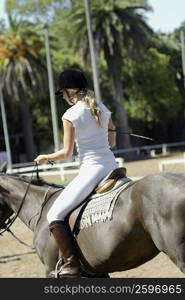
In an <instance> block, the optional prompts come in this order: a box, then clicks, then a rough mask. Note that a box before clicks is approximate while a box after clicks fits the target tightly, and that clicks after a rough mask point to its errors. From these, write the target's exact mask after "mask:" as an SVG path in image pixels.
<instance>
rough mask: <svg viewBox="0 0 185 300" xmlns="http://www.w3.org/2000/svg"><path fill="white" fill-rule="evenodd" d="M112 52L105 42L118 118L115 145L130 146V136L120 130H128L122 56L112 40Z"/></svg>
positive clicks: (119, 147)
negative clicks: (122, 79)
mask: <svg viewBox="0 0 185 300" xmlns="http://www.w3.org/2000/svg"><path fill="white" fill-rule="evenodd" d="M112 47H113V53H110V49H109V47H108V45H107V44H104V55H105V59H106V61H107V65H108V68H109V72H110V76H111V78H112V82H113V87H114V91H115V102H116V114H117V120H118V128H117V147H118V149H123V148H130V147H131V143H130V136H129V135H126V134H125V135H123V134H121V132H128V131H129V129H128V119H127V115H126V112H125V107H124V93H123V84H122V81H121V69H122V56H121V54H120V51H119V46H118V44H117V42H114V45H113V46H112Z"/></svg>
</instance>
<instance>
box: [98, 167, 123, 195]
mask: <svg viewBox="0 0 185 300" xmlns="http://www.w3.org/2000/svg"><path fill="white" fill-rule="evenodd" d="M126 171H127V170H126V168H123V167H122V168H117V169H115V170H113V171H111V172H110V173H109V174H108V175H107V176H106V177H105V178H104V179H103V180H102V181H101V182H100V183H99V184H98V185H97V186H96V188H95V190H94V191H93V193H95V194H101V193H105V192H108V191H109V190H111V189H112V188H113V187H114V186H115V184H116V182H117V181H118V179H120V178H123V177H126Z"/></svg>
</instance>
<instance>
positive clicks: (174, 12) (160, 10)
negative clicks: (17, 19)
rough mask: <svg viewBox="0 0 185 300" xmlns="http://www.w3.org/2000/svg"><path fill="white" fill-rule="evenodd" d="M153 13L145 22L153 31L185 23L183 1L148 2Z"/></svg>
mask: <svg viewBox="0 0 185 300" xmlns="http://www.w3.org/2000/svg"><path fill="white" fill-rule="evenodd" d="M4 3H5V0H0V17H2V16H3V15H4ZM148 3H149V5H151V6H152V8H153V12H150V13H147V14H146V16H147V22H148V24H149V25H150V26H151V27H152V28H153V29H154V30H155V31H157V30H160V31H162V32H165V33H169V32H172V31H173V30H174V29H175V28H177V27H179V25H180V24H181V22H183V21H185V0H148Z"/></svg>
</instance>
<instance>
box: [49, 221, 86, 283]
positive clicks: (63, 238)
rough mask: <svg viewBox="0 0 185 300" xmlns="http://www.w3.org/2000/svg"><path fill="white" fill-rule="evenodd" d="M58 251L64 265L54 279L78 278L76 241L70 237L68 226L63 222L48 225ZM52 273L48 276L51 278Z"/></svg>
mask: <svg viewBox="0 0 185 300" xmlns="http://www.w3.org/2000/svg"><path fill="white" fill-rule="evenodd" d="M49 229H50V231H51V232H52V234H53V236H54V238H55V240H56V242H57V244H58V246H59V249H60V250H61V252H62V257H63V260H64V264H63V265H62V266H61V268H60V269H59V271H58V272H57V274H56V275H55V277H59V278H60V277H80V276H81V268H80V263H79V259H78V252H77V246H76V241H75V239H74V237H73V235H72V232H71V229H70V227H69V224H68V223H67V222H65V221H53V222H51V224H50V225H49ZM52 274H53V272H52V273H51V274H50V275H51V276H50V277H53V276H52Z"/></svg>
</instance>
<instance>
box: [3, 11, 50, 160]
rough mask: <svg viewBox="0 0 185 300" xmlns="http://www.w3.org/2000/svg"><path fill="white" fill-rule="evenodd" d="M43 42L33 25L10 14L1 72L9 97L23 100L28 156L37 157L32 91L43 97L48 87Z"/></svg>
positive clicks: (23, 128)
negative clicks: (41, 52)
mask: <svg viewBox="0 0 185 300" xmlns="http://www.w3.org/2000/svg"><path fill="white" fill-rule="evenodd" d="M42 48H43V42H42V41H41V39H40V37H39V36H38V35H37V33H36V32H35V31H33V30H32V29H31V27H30V24H28V23H26V22H25V21H24V22H21V20H20V19H19V20H17V19H15V18H12V17H11V15H10V16H9V29H8V30H7V31H6V32H5V33H4V34H3V35H1V36H0V74H1V84H2V86H3V90H4V93H5V97H6V99H7V98H9V99H11V100H12V106H14V102H15V101H19V103H20V109H21V116H22V130H23V133H24V138H25V147H26V153H27V159H28V160H29V161H30V160H33V158H34V155H35V147H34V140H33V130H32V118H31V111H30V109H29V103H28V98H29V94H30V93H32V92H35V94H37V96H38V97H39V94H41V93H42V92H43V91H44V87H45V86H46V77H45V74H46V69H45V67H44V65H43V64H42V62H41V55H40V51H41V49H42Z"/></svg>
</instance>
